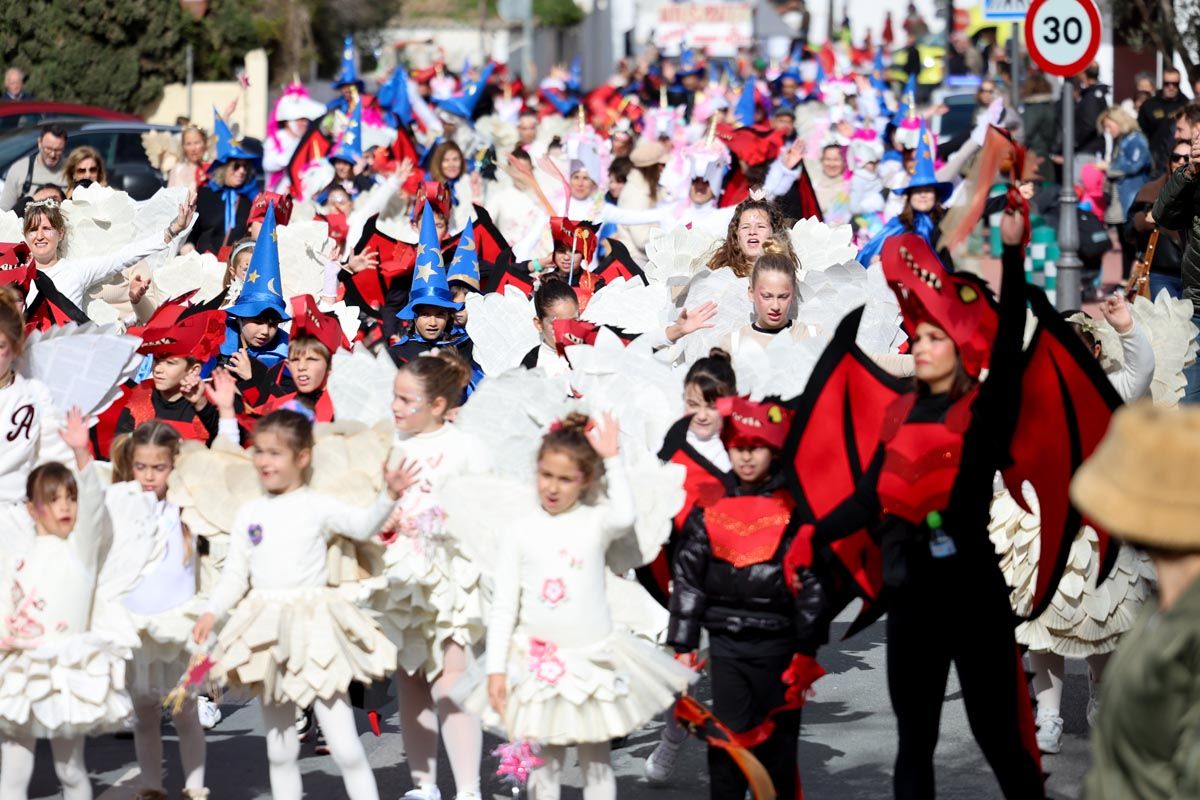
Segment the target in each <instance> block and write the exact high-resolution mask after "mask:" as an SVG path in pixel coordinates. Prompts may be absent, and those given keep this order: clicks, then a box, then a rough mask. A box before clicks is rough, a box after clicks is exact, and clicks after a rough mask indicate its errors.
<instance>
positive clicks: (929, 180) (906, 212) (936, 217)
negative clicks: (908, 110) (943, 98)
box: [858, 119, 954, 269]
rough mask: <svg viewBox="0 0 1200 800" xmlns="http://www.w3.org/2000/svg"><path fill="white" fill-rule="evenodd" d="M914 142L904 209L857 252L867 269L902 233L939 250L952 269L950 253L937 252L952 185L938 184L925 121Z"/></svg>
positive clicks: (922, 122)
mask: <svg viewBox="0 0 1200 800" xmlns="http://www.w3.org/2000/svg"><path fill="white" fill-rule="evenodd" d="M919 131H920V133H919V135H918V139H917V154H916V158H917V160H916V168H915V170H914V172H913V174H912V175H911V176H910V177H909V179H908V186H906V187H905V188H904V192H903V193H904V209H903V210H902V211H901V212H900V213H899V214H897V215H896V216H895V217H893V218H892V219H890V220H888V223H887V224H886V225H884V226H883V230H881V231H880V232H879V233H877V234H875V236H873V237H872V238H871V241H869V242H867V243H866V244H865V245H863V247H862V249H861V250H859V251H858V263H860V264H862V265H863V266H864V267H869V266H870V265H871V262H872V261H874V260H875V259H877V258H879V255H880V253H882V252H883V244H884V242H886V241H887V240H888V238H889V237H891V236H897V235H899V234H902V233H918V234H920V235H921V236H923V237H925V240H926V241H928V242H929V244H930V246H931V247H932V248H933V249H934V250H935V251H938V255H939V256H941V258H942V261H943V262H945V264H946V265H947V266H948V267H950V268H951V269H953V268H954V262H953V261H951V260H950V254H949V253H948V252H946V251H945V250H944V249H942V250H938V240H939V239H941V235H942V232H941V230H940V229H939V228H938V223H939V222H941V221H942V217H943V216H945V214H946V208H945V205H944V203H945V202H946V200H948V199H949V198H950V193H951V192H952V191H953V190H954V186H953V184H950V183H947V182H946V181H939V180H938V178H937V175H936V174H935V173H934V169H933V150H932V148H931V147H930V141H931V140H930V137H929V133H928V132H927V131H926V130H925V120H923V119H922V120H921V124H920V128H919Z"/></svg>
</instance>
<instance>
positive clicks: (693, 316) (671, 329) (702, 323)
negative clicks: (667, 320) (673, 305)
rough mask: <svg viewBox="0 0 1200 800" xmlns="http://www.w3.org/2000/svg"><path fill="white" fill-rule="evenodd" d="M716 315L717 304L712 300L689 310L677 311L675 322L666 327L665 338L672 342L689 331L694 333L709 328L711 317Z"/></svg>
mask: <svg viewBox="0 0 1200 800" xmlns="http://www.w3.org/2000/svg"><path fill="white" fill-rule="evenodd" d="M716 315H717V304H716V302H714V301H712V300H709V301H708V302H706V303H701V304H700V305H698V306H696V307H695V308H693V309H691V310H690V311H689V310H688V309H686V308H685V309H684V310H683V311H680V312H679V316H678V317H677V318H676V319H675V324H674V325H670V326H668V327H667V338H668V339H669V340H671V341H672V342H677V341H679V340H680V339H682V338H683V337H684V336H687V335H688V334H689V333H695V332H696V331H698V330H701V329H703V328H711V327H712V326H713V323H712V318H713V317H715V316H716Z"/></svg>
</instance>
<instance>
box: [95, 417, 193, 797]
mask: <svg viewBox="0 0 1200 800" xmlns="http://www.w3.org/2000/svg"><path fill="white" fill-rule="evenodd" d="M179 438H180V437H179V433H178V431H176V430H175V429H174V428H172V427H171V426H170V425H166V424H164V423H162V422H158V421H151V422H147V423H144V424H142V425H140V426H138V427H137V429H135V430H134V432H133V433H132V434H130V435H129V436H128V437H126V438H124V439H120V440H118V441H117V442H116V443H114V445H113V451H112V459H113V485H112V486H111V487H109V489H108V502H109V506H110V509H111V508H113V506H114V504H119V503H124V502H129V503H136V502H138V501H143V502H144V501H145V500H146V498H148V497H149V498H153V500H152V503H153V515H154V520H153V524H154V525H155V526H156V527H157V534H158V536H159V537H161V540H162V544H163V547H162V555H161V557H160V558H158V560H157V561H156V563H155V564H154V566H153V567H151V569H150V570H149V571H148V572H147V574H145V575H144V576H143V577H142V579H141V580H140V581H139V582H138V583H137V584H136V585H135V586H134V587H133V589H132V590H131V591H130V592H129V594H127V595H126V596H125V597H124V603H125V609H126V610H127V611H129V612H130V613H131V614H132V615H133V617H134V622H135V623H137V626H138V633H139V635H140V637H141V646H140V647H138V649H137V650H135V651H134V653H133V660H132V661H131V662H130V663H129V665H128V667H127V672H128V675H127V678H128V684H129V692H130V694H131V695H132V697H133V721H134V724H133V745H134V750H135V751H136V753H137V760H138V767H139V769H140V770H141V787H142V788H141V790H140V791H139V792H138V794H137V795H136V796H135V800H166V798H167V794H166V792H165V791H164V790H163V782H162V763H163V747H162V702H163V698H164V697H166V696H167V694H169V693H170V692H171V690H172V689H174V688H175V686H176V685H177V684H178V682H179V679H180V678H181V677H182V676H183V675H184V673H186V672H187V670H188V666H189V662H190V660H191V656H192V654H193V653H194V652H195V648H194V647H191V646H190V645H191V644H192V636H191V633H192V627H193V626H194V625H195V622H196V617H197V615H198V613H199V608H198V601H197V598H196V586H197V583H196V559H197V556H196V540H195V537H194V536H193V535H192V533H191V531H189V530H188V529H187V527H186V526H184V525H183V524H182V522H181V521H180V519H179V507H178V506H176V505H175V504H173V503H169V502H167V499H166V497H167V480H168V478H169V477H170V475H171V471H172V470H173V469H174V467H175V458H176V456H178V455H179ZM116 513H117V512H116V511H115V510H114V514H116ZM172 722H173V723H174V725H175V732H176V733H177V734H178V735H179V759H180V761H181V762H182V765H183V777H184V789H183V797H184V798H186V800H203V798H207V797H208V790H207V789H206V788H204V762H205V747H204V728H203V727H202V726H201V724H200V717H199V715H198V713H197V711H196V701H195V700H193V699H188V700H186V701H185V702H184V703H183V705H182V706H181V707H180V708H179V710H178V711H175V712H174V713H173V714H172Z"/></svg>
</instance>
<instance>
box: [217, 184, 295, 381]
mask: <svg viewBox="0 0 1200 800" xmlns="http://www.w3.org/2000/svg"><path fill="white" fill-rule="evenodd" d="M225 314H226V325H227V330H226V332H225V342H224V343H223V344H222V345H221V355H220V356H219V360H220V362H221V363H223V364H225V365H226V366H227V368H228V369H229V371H230V372H232V373H233V374H234V375H235V376H236V377H237V379H238V385H239V388H241V389H242V390H243V391H244V390H245V389H246V388H247V387H249V386H252V385H255V382H256V381H257V380H259V379H261V378H262V376H264V375H265V374H266V372H267V370H268V369H270V368H271V367H273V366H274V365H275V364H278V363H279V362H280V361H282V360H284V359H285V358H287V348H288V335H287V333H286V332H285V331H282V330H280V328H279V323H281V322H285V321H287V320H289V319H291V317H290V316H288V313H287V303H286V302H284V299H283V281H282V280H281V279H280V276H279V245H278V244H277V242H276V234H275V204H274V203H272V204H271V205H270V206H269V207H268V208H267V216H266V218H265V219H264V220H263V226H262V230H261V231H260V232H259V235H258V242H257V244H256V245H255V247H254V255H253V256H251V257H250V266H249V267H247V269H246V279H245V282H244V283H243V284H242V291H241V294H239V295H238V297H237V300H235V301H234V303H233V305H231V306H229V308H227V309H225Z"/></svg>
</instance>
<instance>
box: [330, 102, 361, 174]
mask: <svg viewBox="0 0 1200 800" xmlns="http://www.w3.org/2000/svg"><path fill="white" fill-rule="evenodd" d="M362 106H363V104H362V98H361V97H360V98H359V101H358V102H357V103H355V104H354V111H352V112H351V113H350V124H349V125H347V126H346V130H344V131H342V138H340V139H338V143H337V147H335V148H333V152H332V153H330V154H329V160H330V161H349V162H350V163H351V164H353V163H355V162H356V161H358V160H359V159H360V158H362V154H363V150H362Z"/></svg>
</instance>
